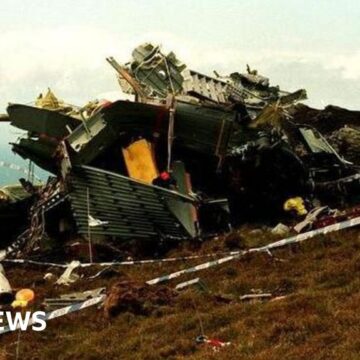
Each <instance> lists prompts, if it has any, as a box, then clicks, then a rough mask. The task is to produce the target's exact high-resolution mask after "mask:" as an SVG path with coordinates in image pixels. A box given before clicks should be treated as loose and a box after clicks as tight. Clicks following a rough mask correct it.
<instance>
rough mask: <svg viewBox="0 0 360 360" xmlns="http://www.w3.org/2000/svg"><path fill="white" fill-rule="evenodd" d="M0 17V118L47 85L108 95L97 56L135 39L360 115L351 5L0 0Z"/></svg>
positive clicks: (74, 99) (354, 2)
mask: <svg viewBox="0 0 360 360" xmlns="http://www.w3.org/2000/svg"><path fill="white" fill-rule="evenodd" d="M0 14H1V15H0V31H1V32H0V112H4V111H5V107H6V104H7V103H8V102H24V103H27V102H30V101H32V100H34V99H35V97H36V96H37V94H38V93H39V92H41V91H43V90H45V89H46V88H47V87H48V86H49V87H51V88H52V89H53V90H54V92H55V93H56V94H57V95H58V96H59V97H60V98H62V99H64V100H66V101H67V102H69V103H74V104H78V105H81V104H84V103H85V102H86V101H87V100H89V99H92V98H96V97H103V96H104V95H106V94H107V93H113V92H116V91H118V89H119V88H118V84H117V82H116V77H115V74H114V71H113V69H112V68H111V67H110V66H109V65H108V64H107V63H106V61H105V57H106V56H109V55H112V56H115V57H116V58H117V59H118V60H119V61H120V62H126V61H127V60H129V58H130V55H131V51H132V49H133V48H134V47H135V46H136V45H138V44H140V43H142V42H144V41H151V42H155V43H160V44H162V45H163V48H164V49H167V50H173V51H175V52H176V54H177V55H178V57H179V58H180V59H181V60H182V61H184V62H185V63H186V64H187V65H188V66H189V67H190V68H193V69H196V70H198V71H201V72H208V73H210V72H212V70H214V69H217V70H218V71H219V72H220V73H223V74H226V73H228V72H232V71H244V70H245V66H246V64H247V63H249V64H250V65H251V66H252V67H254V68H256V69H258V70H259V72H260V73H262V74H264V75H266V76H268V77H270V81H271V84H272V85H280V86H281V87H282V88H283V89H286V90H296V89H298V88H306V89H307V91H308V96H309V101H308V102H307V103H308V104H309V105H312V106H315V107H324V106H325V105H327V104H329V103H331V104H335V105H339V106H343V107H348V108H353V109H359V108H360V104H359V102H360V86H359V83H360V21H359V19H360V2H359V1H358V0H342V1H338V0H316V1H314V0H221V1H219V0H207V1H201V0H196V1H194V0H191V1H190V0H166V1H165V0H164V1H163V0H127V1H125V0H102V1H99V0H71V1H70V0H61V1H50V0H1V1H0ZM0 130H1V133H0V141H1V143H4V142H8V141H9V140H14V139H15V138H16V136H17V131H16V129H15V130H9V129H7V128H5V127H4V126H2V127H1V128H0ZM0 160H1V159H0Z"/></svg>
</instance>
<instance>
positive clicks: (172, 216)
mask: <svg viewBox="0 0 360 360" xmlns="http://www.w3.org/2000/svg"><path fill="white" fill-rule="evenodd" d="M69 181H70V186H71V191H70V193H69V198H70V202H71V206H72V210H73V214H74V218H75V221H76V223H77V226H78V231H79V233H82V234H87V232H88V216H87V215H88V209H87V205H88V204H87V203H88V201H87V192H88V191H89V207H90V215H91V216H92V217H94V218H96V219H99V220H101V221H105V222H108V224H106V225H101V226H97V227H92V228H91V233H93V234H101V235H111V236H116V237H122V238H124V239H131V238H132V239H133V238H151V237H154V236H160V235H161V236H163V237H165V238H166V237H167V238H176V239H184V238H193V237H195V236H196V235H197V234H196V230H195V227H192V228H191V227H189V224H188V223H187V222H184V220H183V219H184V218H185V217H184V216H183V214H182V212H183V211H184V210H186V209H184V207H183V204H192V203H194V202H195V201H194V199H193V198H191V197H189V196H185V195H182V194H180V193H178V192H175V191H170V190H167V189H163V188H160V187H157V186H152V185H148V184H146V183H142V182H139V181H136V180H133V179H130V178H128V177H126V176H122V175H118V174H115V173H112V172H108V171H104V170H100V169H97V168H93V167H89V166H81V167H75V168H74V169H73V170H72V173H71V177H70V179H69Z"/></svg>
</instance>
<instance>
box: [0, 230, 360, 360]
mask: <svg viewBox="0 0 360 360" xmlns="http://www.w3.org/2000/svg"><path fill="white" fill-rule="evenodd" d="M273 240H274V237H273V236H272V235H271V234H270V233H269V232H268V231H266V230H255V231H254V230H251V229H249V228H243V229H242V230H240V231H239V232H238V233H236V234H233V235H231V237H228V238H227V239H226V238H219V239H213V240H210V241H207V242H206V243H204V244H203V245H202V246H201V247H200V248H197V249H194V248H193V246H190V245H184V246H183V247H182V248H181V249H177V250H174V251H172V253H171V255H188V254H189V253H190V250H191V252H192V253H194V252H196V253H200V254H201V253H207V252H212V251H223V250H228V249H229V247H231V248H232V249H233V248H234V247H237V246H239V245H240V246H245V245H246V246H250V245H251V246H254V245H257V244H263V243H268V242H270V241H273ZM359 249H360V241H359V229H358V228H355V229H352V230H344V231H342V232H338V233H334V234H331V235H327V236H320V237H317V238H314V239H312V240H309V241H307V242H305V243H303V244H301V245H299V246H292V247H291V248H286V249H283V250H279V251H277V252H276V253H275V254H274V255H276V258H271V257H270V256H268V255H264V254H257V255H252V256H248V257H246V258H242V259H239V260H235V261H232V262H229V263H226V264H223V265H220V266H217V267H214V268H211V269H207V270H203V271H200V272H198V273H196V274H192V276H191V275H190V276H183V277H180V278H178V279H175V280H172V281H170V282H169V283H167V284H166V285H167V286H168V287H169V288H173V287H174V286H175V284H177V283H179V282H182V281H185V280H186V279H191V278H194V277H197V276H199V277H200V278H201V280H202V281H203V283H204V284H205V285H206V287H207V288H208V291H199V290H198V289H196V288H195V287H192V288H188V289H187V290H183V291H182V292H180V293H179V294H178V295H177V296H176V297H175V298H174V299H172V300H171V301H170V302H169V303H168V304H165V305H156V306H150V304H145V308H146V309H147V310H146V311H143V312H142V313H141V314H139V312H137V311H134V310H132V311H125V312H122V313H121V314H120V315H118V316H117V317H115V318H112V319H107V318H106V317H105V316H104V312H103V310H102V309H96V307H93V308H89V309H86V310H83V311H81V312H77V313H74V314H71V315H68V316H65V317H62V318H60V319H55V320H52V321H50V322H49V323H48V328H47V329H46V331H44V332H42V333H35V332H32V331H28V332H26V333H23V334H22V335H21V343H20V357H19V358H21V359H23V360H25V359H55V358H56V359H149V360H150V359H154V360H155V359H156V360H157V359H181V358H184V357H186V358H188V359H211V358H214V359H215V358H217V359H219V358H221V359H252V360H253V359H257V360H260V359H267V360H269V359H274V360H275V359H347V360H350V359H359V352H360V340H359V335H360V313H359V311H358V306H359V303H360V277H359V275H360V253H359ZM204 261H205V260H204ZM204 261H202V260H197V261H196V260H192V261H186V262H181V263H168V264H163V265H160V264H155V265H154V264H152V265H151V264H149V265H141V266H140V265H139V266H138V265H136V266H128V267H125V266H124V267H122V268H117V269H116V271H117V273H112V274H109V275H108V276H107V277H105V276H103V277H100V278H97V279H95V280H88V279H87V277H88V275H90V274H94V273H96V272H97V270H98V269H91V270H90V269H87V270H86V271H85V270H81V271H79V272H81V273H82V274H84V277H83V278H82V279H80V280H79V281H77V282H76V283H75V284H73V285H72V286H70V287H69V288H68V287H55V286H53V285H51V284H48V283H46V282H45V281H44V280H42V277H43V275H44V274H45V273H46V272H49V271H51V272H53V273H56V274H61V270H55V269H44V268H41V269H40V268H38V267H29V266H24V265H18V266H16V267H15V266H9V265H8V266H7V267H6V270H7V273H8V277H9V279H10V281H11V282H12V285H13V286H14V288H16V287H19V288H20V287H33V288H34V289H35V291H36V292H37V296H38V298H37V304H39V303H41V301H42V300H43V298H44V297H50V296H55V295H57V294H62V293H68V292H71V291H74V290H86V289H93V288H96V287H99V286H106V287H107V288H110V286H111V285H112V284H114V283H115V282H117V281H118V280H130V279H131V280H134V281H137V282H138V283H140V282H143V281H144V280H148V279H151V278H153V277H156V276H158V275H163V274H167V273H170V272H172V271H176V270H178V269H182V268H186V267H189V266H192V265H193V264H198V263H201V262H204ZM254 289H258V290H259V291H262V292H270V293H272V294H273V296H277V297H280V296H284V297H282V298H278V299H275V300H272V301H267V302H256V303H245V302H242V301H240V300H239V299H238V297H239V296H240V295H244V294H249V293H251V292H254V291H256V290H254ZM130 297H131V296H130ZM34 307H37V308H38V306H34ZM201 326H202V327H203V332H204V333H205V334H206V335H207V336H208V337H209V338H218V339H221V340H223V341H229V342H231V345H230V346H228V347H224V348H221V349H220V350H219V352H214V351H213V349H212V348H211V346H209V345H207V344H196V341H195V339H196V337H197V336H198V335H200V334H201V332H202V331H201ZM16 339H17V334H7V335H3V336H1V338H0V354H1V355H0V359H12V358H14V356H15V348H16Z"/></svg>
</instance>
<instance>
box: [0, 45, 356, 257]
mask: <svg viewBox="0 0 360 360" xmlns="http://www.w3.org/2000/svg"><path fill="white" fill-rule="evenodd" d="M107 61H108V62H109V63H110V64H111V66H112V67H113V68H114V69H115V70H116V72H117V75H118V80H119V84H120V86H121V88H122V90H123V92H125V93H127V94H132V95H133V96H134V101H120V100H119V101H115V102H101V101H94V102H90V103H89V104H87V105H86V106H85V107H83V108H75V107H73V106H68V105H66V104H64V103H62V102H60V101H59V100H58V99H57V98H56V97H55V96H54V94H53V93H52V92H51V91H50V90H49V92H48V93H47V94H46V95H44V96H42V95H41V96H39V98H38V99H37V100H36V103H35V105H34V106H28V105H22V104H11V105H9V106H8V108H7V112H8V117H9V121H10V123H11V125H12V126H15V127H17V128H20V129H22V130H25V131H26V136H24V137H22V138H21V139H19V141H18V142H17V143H14V144H12V148H13V151H14V152H15V153H17V154H19V155H20V156H22V157H23V158H24V159H30V160H31V161H32V162H33V163H35V164H37V165H38V166H40V167H41V168H43V169H45V170H47V171H48V172H50V173H52V174H53V175H52V176H50V178H49V180H48V182H47V184H46V185H45V186H43V187H42V188H38V187H34V186H33V185H32V184H31V183H30V182H27V181H23V186H24V188H25V189H26V191H27V192H28V193H29V196H31V198H32V200H33V202H32V205H31V210H30V220H29V221H30V224H29V228H28V229H27V230H26V231H25V232H24V233H22V234H21V235H20V236H19V237H18V238H17V242H16V243H15V244H13V245H12V247H10V248H9V249H8V252H12V251H16V250H17V249H18V248H20V247H23V246H25V248H28V249H30V248H33V247H34V246H35V245H36V244H37V243H38V242H39V240H40V239H41V237H42V236H43V235H44V233H46V234H48V235H49V236H50V237H57V238H59V239H64V240H66V239H68V238H70V237H71V236H73V235H74V234H80V235H83V236H84V237H87V236H89V234H90V231H91V235H92V236H94V237H98V238H99V239H104V238H105V239H108V240H114V241H116V240H130V239H140V240H141V239H148V240H149V239H157V240H159V239H185V238H197V237H204V236H207V235H210V234H214V233H218V232H221V231H224V230H226V229H228V228H229V226H231V224H237V223H239V222H241V221H244V220H245V219H248V218H250V217H252V216H254V215H255V214H256V216H261V214H262V213H265V214H267V216H269V212H270V213H271V216H276V214H279V213H281V211H283V204H284V202H285V201H286V200H287V199H289V198H291V197H295V196H301V197H303V198H304V199H310V200H311V199H318V200H320V201H324V202H326V204H329V203H336V202H340V201H343V200H344V199H346V198H347V195H348V194H351V193H353V189H355V188H358V187H359V181H358V179H359V177H360V175H359V172H358V169H357V168H356V167H355V166H354V165H353V164H352V163H350V162H348V161H346V160H344V159H343V158H342V157H341V156H340V155H339V154H338V153H337V152H336V151H335V150H334V149H333V148H332V147H331V146H330V145H329V143H328V142H327V140H325V138H324V137H323V136H322V135H321V134H320V133H319V132H318V131H317V130H316V129H314V128H313V127H312V126H310V125H301V124H300V125H299V124H296V123H295V122H294V119H293V117H292V115H291V112H292V108H293V107H294V104H295V103H296V102H298V101H301V100H304V99H305V98H306V92H305V90H298V91H296V92H293V93H289V92H286V91H282V90H280V89H279V88H278V87H273V86H270V84H269V79H268V78H266V77H264V76H261V75H259V74H258V73H257V71H256V70H252V69H250V68H249V67H248V68H247V72H246V73H238V72H235V73H232V74H230V75H229V76H220V75H219V74H217V73H215V75H214V76H208V75H204V74H201V73H199V72H196V71H193V70H190V69H189V68H188V67H187V66H186V65H185V64H183V63H181V62H180V61H179V60H178V59H177V58H176V56H175V54H174V53H169V54H164V53H163V52H162V51H161V49H160V47H158V46H153V45H151V44H144V45H141V46H139V47H137V48H136V49H135V50H134V51H133V54H132V59H131V61H130V62H129V63H128V64H127V65H126V66H124V65H120V64H118V63H117V62H116V60H115V59H114V58H108V59H107ZM269 209H271V210H269Z"/></svg>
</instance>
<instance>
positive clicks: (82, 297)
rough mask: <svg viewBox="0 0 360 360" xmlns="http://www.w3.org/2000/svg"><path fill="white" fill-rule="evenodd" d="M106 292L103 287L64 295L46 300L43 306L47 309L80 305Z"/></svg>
mask: <svg viewBox="0 0 360 360" xmlns="http://www.w3.org/2000/svg"><path fill="white" fill-rule="evenodd" d="M105 290H106V289H105V288H104V287H102V288H98V289H94V290H87V291H82V292H75V293H71V294H64V295H60V296H59V297H58V298H45V300H44V302H43V304H44V305H45V306H46V308H47V309H50V308H54V307H55V308H56V307H62V306H67V305H72V304H74V303H79V302H83V301H86V300H90V299H93V298H96V297H99V296H100V295H103V294H104V293H105Z"/></svg>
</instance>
